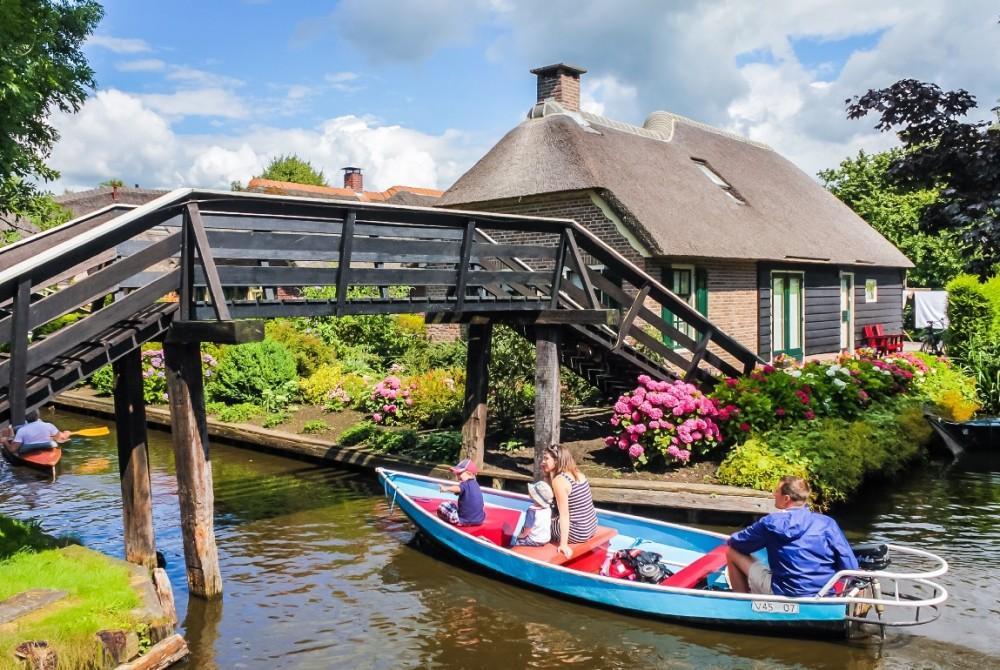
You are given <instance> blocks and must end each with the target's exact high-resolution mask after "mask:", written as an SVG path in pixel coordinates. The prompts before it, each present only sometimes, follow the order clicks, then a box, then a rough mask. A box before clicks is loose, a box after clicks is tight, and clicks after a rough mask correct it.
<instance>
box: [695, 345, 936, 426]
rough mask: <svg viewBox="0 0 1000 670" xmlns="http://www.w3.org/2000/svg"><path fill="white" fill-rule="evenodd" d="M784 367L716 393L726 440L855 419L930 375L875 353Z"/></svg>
mask: <svg viewBox="0 0 1000 670" xmlns="http://www.w3.org/2000/svg"><path fill="white" fill-rule="evenodd" d="M784 365H785V367H782V368H777V367H775V366H772V365H765V366H763V367H762V368H760V369H758V370H754V371H753V372H752V373H750V375H748V376H746V377H741V378H738V379H737V378H733V377H730V378H727V379H725V380H724V383H722V384H719V385H718V387H717V388H716V389H715V390H714V391H713V392H712V398H713V399H714V400H715V402H716V404H717V405H718V406H719V407H720V408H721V409H720V413H719V420H720V421H721V422H722V424H723V431H724V433H725V435H726V438H727V439H729V440H732V441H735V442H742V441H743V440H744V439H746V438H747V437H749V434H750V433H751V432H754V433H760V432H764V431H768V430H772V429H774V428H777V427H778V426H782V425H787V424H791V423H795V422H799V421H813V420H814V419H816V418H817V417H838V418H844V419H848V418H853V417H857V416H859V415H860V414H861V413H862V412H863V411H864V410H865V409H866V408H867V407H869V406H870V405H871V404H872V403H873V402H875V401H878V402H882V401H885V400H887V399H889V398H892V397H894V396H897V395H899V394H902V393H906V392H908V391H910V390H912V388H913V387H914V384H915V383H916V382H915V380H917V381H919V380H920V379H922V378H923V377H924V376H925V375H926V370H927V365H926V363H925V362H924V361H923V360H921V359H918V358H916V357H914V356H913V355H912V354H899V355H895V356H892V357H889V358H877V357H875V355H874V352H873V351H871V350H867V351H866V350H859V351H858V356H857V357H856V358H855V357H851V356H841V357H840V358H838V359H837V361H835V362H820V361H810V362H808V363H806V364H805V365H802V366H796V365H792V364H790V363H789V361H785V362H784Z"/></svg>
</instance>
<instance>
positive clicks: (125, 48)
mask: <svg viewBox="0 0 1000 670" xmlns="http://www.w3.org/2000/svg"><path fill="white" fill-rule="evenodd" d="M87 45H88V46H95V47H101V48H103V49H107V50H108V51H113V52H115V53H117V54H137V53H144V52H146V51H152V50H153V48H152V47H151V46H149V44H148V43H147V42H146V41H145V40H140V39H138V38H135V37H112V36H111V35H91V36H90V37H88V38H87Z"/></svg>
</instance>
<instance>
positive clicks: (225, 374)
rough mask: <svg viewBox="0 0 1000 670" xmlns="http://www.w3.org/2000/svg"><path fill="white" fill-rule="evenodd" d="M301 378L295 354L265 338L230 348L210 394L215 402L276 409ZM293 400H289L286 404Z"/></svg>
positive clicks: (211, 383)
mask: <svg viewBox="0 0 1000 670" xmlns="http://www.w3.org/2000/svg"><path fill="white" fill-rule="evenodd" d="M297 379H298V374H297V367H296V363H295V356H293V355H292V352H290V351H289V350H288V347H286V346H285V345H283V344H281V343H280V342H275V341H274V340H269V339H266V338H265V339H264V340H263V341H261V342H250V343H248V344H241V345H239V346H234V347H229V348H228V349H226V351H225V353H224V354H223V356H222V360H221V361H220V362H219V365H218V367H217V368H216V370H215V374H214V376H213V378H212V379H211V380H210V381H209V383H208V385H207V391H208V394H209V396H210V397H211V398H212V399H213V400H222V401H225V402H230V403H242V402H249V403H261V404H265V401H266V402H270V404H271V405H272V407H273V406H274V405H276V404H279V401H280V400H282V399H283V398H285V397H287V395H286V391H287V390H288V389H289V388H290V386H292V385H294V384H295V383H296V381H297ZM290 400H291V398H290V397H288V400H287V401H286V402H285V404H287V402H288V401H290ZM266 406H267V405H266V404H265V407H266ZM268 409H272V408H271V407H268Z"/></svg>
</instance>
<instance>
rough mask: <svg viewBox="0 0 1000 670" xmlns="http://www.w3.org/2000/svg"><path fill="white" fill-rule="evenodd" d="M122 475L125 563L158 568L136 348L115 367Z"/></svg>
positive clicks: (144, 419) (118, 361)
mask: <svg viewBox="0 0 1000 670" xmlns="http://www.w3.org/2000/svg"><path fill="white" fill-rule="evenodd" d="M112 369H113V370H114V377H115V423H116V425H117V436H118V472H119V474H120V475H121V480H122V520H123V524H122V525H123V527H124V531H125V560H127V561H129V562H130V563H136V564H138V565H144V566H146V567H147V568H155V567H156V540H155V536H154V534H153V496H152V489H151V486H150V483H149V457H148V453H147V450H146V405H145V402H144V400H143V397H142V352H141V351H140V350H139V347H136V348H135V349H132V350H131V351H129V352H128V353H127V354H125V355H124V356H122V357H121V358H119V359H118V360H117V361H115V362H114V364H113V365H112Z"/></svg>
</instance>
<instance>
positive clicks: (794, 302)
mask: <svg viewBox="0 0 1000 670" xmlns="http://www.w3.org/2000/svg"><path fill="white" fill-rule="evenodd" d="M803 317H804V310H803V308H802V273H798V272H775V273H773V274H772V275H771V357H772V358H773V357H775V356H777V355H778V354H785V355H786V356H791V357H792V358H795V359H797V360H802V353H803V351H802V340H803V330H804V318H803Z"/></svg>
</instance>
